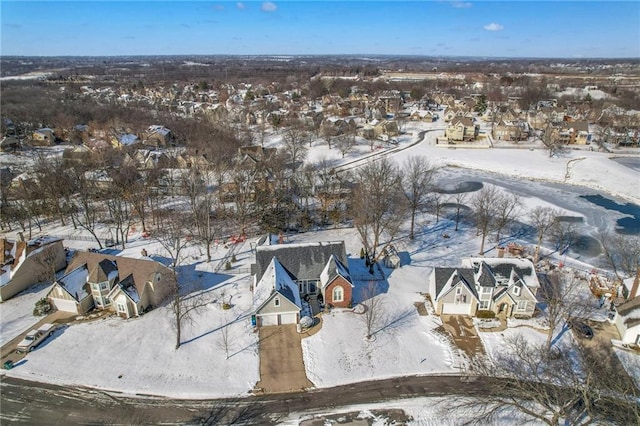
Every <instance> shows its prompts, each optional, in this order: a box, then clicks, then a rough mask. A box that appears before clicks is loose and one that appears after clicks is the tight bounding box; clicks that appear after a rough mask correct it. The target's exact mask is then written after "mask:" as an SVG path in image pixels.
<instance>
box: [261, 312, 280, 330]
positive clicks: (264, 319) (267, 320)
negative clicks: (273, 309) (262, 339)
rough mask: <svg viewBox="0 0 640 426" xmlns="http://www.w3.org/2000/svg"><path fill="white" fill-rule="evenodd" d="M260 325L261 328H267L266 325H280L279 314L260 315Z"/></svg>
mask: <svg viewBox="0 0 640 426" xmlns="http://www.w3.org/2000/svg"><path fill="white" fill-rule="evenodd" d="M259 318H260V325H261V326H263V327H264V326H266V325H278V315H277V314H272V315H260V317H259Z"/></svg>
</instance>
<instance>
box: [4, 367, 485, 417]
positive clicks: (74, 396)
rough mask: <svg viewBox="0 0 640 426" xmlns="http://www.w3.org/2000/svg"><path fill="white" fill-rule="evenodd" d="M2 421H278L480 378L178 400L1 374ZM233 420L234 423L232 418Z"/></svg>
mask: <svg viewBox="0 0 640 426" xmlns="http://www.w3.org/2000/svg"><path fill="white" fill-rule="evenodd" d="M0 390H1V393H2V412H1V414H0V423H3V424H4V423H5V422H7V423H8V422H12V423H25V424H114V425H119V424H159V423H162V424H165V425H168V424H185V423H187V424H211V425H213V424H264V425H268V424H280V422H279V420H280V419H282V418H283V417H285V416H289V417H290V416H291V414H292V413H295V416H297V417H302V416H303V415H304V413H305V412H308V411H312V410H317V409H331V410H335V409H339V408H340V407H345V406H350V405H355V404H367V403H374V402H382V401H388V400H392V399H393V400H398V399H404V398H413V397H419V396H422V397H424V396H442V395H451V394H458V395H473V394H475V393H478V392H485V389H484V385H483V382H482V381H480V380H478V381H473V382H469V381H461V379H460V377H458V376H423V377H418V376H410V377H399V378H394V379H388V380H379V381H374V382H361V383H354V384H349V385H345V386H338V387H333V388H327V389H317V390H314V391H311V392H300V393H287V394H275V395H269V396H255V397H248V398H236V399H217V400H178V399H168V398H167V399H165V398H149V397H144V396H132V395H123V394H114V393H106V392H101V391H98V390H93V389H88V388H80V387H61V386H55V385H48V384H43V383H35V382H28V381H24V380H19V379H15V378H9V377H2V380H1V382H0ZM234 420H235V421H234Z"/></svg>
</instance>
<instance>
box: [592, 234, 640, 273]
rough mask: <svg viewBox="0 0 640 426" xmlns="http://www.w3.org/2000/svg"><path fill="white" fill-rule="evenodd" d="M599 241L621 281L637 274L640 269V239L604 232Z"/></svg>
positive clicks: (599, 235)
mask: <svg viewBox="0 0 640 426" xmlns="http://www.w3.org/2000/svg"><path fill="white" fill-rule="evenodd" d="M598 241H599V242H600V245H601V246H602V251H603V253H604V255H605V257H606V259H607V262H608V263H609V265H610V266H611V269H613V272H614V273H615V274H616V276H617V277H618V278H620V279H623V278H626V277H630V276H633V275H635V274H636V272H637V271H638V268H640V238H638V237H635V236H632V235H623V234H612V233H610V232H606V231H602V232H600V233H599V234H598Z"/></svg>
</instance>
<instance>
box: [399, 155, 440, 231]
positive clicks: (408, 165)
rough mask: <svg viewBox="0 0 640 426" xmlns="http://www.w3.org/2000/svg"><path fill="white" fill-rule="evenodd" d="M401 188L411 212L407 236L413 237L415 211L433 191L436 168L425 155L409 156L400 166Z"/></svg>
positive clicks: (422, 205)
mask: <svg viewBox="0 0 640 426" xmlns="http://www.w3.org/2000/svg"><path fill="white" fill-rule="evenodd" d="M402 170H403V171H402V173H401V183H402V190H403V192H404V195H405V197H406V198H407V203H408V207H409V211H410V214H411V230H410V231H409V238H410V239H412V240H413V239H414V238H415V236H414V228H415V221H416V213H417V212H418V211H419V210H421V209H422V208H424V206H425V204H426V202H427V200H428V196H429V193H431V192H432V191H433V180H434V176H435V174H436V171H437V169H436V168H435V167H434V166H432V165H431V164H430V163H429V160H427V158H426V157H423V156H415V157H409V158H408V159H407V161H406V162H405V163H404V165H403V167H402Z"/></svg>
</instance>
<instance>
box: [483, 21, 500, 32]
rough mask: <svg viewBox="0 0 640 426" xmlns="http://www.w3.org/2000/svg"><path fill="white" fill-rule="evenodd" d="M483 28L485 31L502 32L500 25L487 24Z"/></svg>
mask: <svg viewBox="0 0 640 426" xmlns="http://www.w3.org/2000/svg"><path fill="white" fill-rule="evenodd" d="M483 28H484V29H485V30H487V31H502V30H503V29H504V27H503V26H502V25H500V24H496V23H495V22H492V23H490V24H487V25H485V26H484V27H483Z"/></svg>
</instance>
